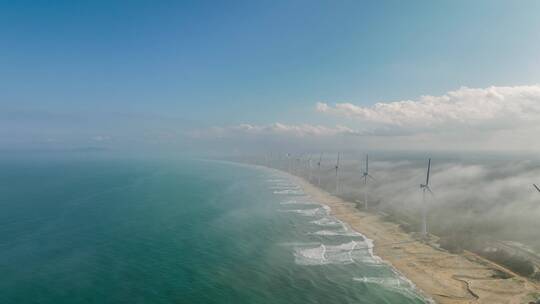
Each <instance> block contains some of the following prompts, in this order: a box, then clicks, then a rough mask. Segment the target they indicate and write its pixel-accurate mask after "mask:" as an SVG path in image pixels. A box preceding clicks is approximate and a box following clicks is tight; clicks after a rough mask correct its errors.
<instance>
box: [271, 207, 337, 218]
mask: <svg viewBox="0 0 540 304" xmlns="http://www.w3.org/2000/svg"><path fill="white" fill-rule="evenodd" d="M279 211H281V212H291V213H298V214H300V215H303V216H324V215H328V212H329V208H328V207H326V206H322V207H319V208H312V209H290V210H289V209H285V210H284V209H280V210H279Z"/></svg>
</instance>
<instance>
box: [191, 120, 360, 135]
mask: <svg viewBox="0 0 540 304" xmlns="http://www.w3.org/2000/svg"><path fill="white" fill-rule="evenodd" d="M359 134H360V133H359V131H355V130H353V129H351V128H349V127H346V126H342V125H336V126H334V127H327V126H322V125H311V124H300V125H291V124H283V123H273V124H268V125H254V124H239V125H234V126H227V127H213V128H210V129H206V130H196V131H194V132H192V133H191V135H192V136H193V137H230V136H249V135H257V136H259V135H267V136H289V137H317V136H323V137H327V136H335V135H359Z"/></svg>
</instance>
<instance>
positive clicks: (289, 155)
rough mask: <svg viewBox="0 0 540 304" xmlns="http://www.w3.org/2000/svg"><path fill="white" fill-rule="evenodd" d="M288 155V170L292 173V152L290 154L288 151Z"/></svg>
mask: <svg viewBox="0 0 540 304" xmlns="http://www.w3.org/2000/svg"><path fill="white" fill-rule="evenodd" d="M286 156H287V166H288V170H287V171H289V173H291V174H292V171H291V154H290V153H287V155H286Z"/></svg>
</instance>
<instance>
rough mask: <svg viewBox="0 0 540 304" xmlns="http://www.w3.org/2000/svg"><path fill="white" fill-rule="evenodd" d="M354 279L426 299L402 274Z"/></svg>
mask: <svg viewBox="0 0 540 304" xmlns="http://www.w3.org/2000/svg"><path fill="white" fill-rule="evenodd" d="M353 280H355V281H358V282H362V283H364V284H374V285H377V286H380V287H383V288H386V289H389V290H392V291H394V292H398V293H400V294H402V295H404V296H406V297H408V298H411V299H419V300H426V299H425V298H424V297H423V296H422V295H421V294H419V293H418V292H417V289H416V286H415V285H414V284H412V282H411V281H409V280H408V279H407V278H405V277H404V276H401V275H399V276H398V277H360V278H359V277H354V278H353Z"/></svg>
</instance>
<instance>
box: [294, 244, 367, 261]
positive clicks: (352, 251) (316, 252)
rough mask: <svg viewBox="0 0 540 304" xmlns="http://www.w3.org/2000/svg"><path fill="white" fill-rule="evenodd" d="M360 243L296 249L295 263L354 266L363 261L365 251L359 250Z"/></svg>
mask: <svg viewBox="0 0 540 304" xmlns="http://www.w3.org/2000/svg"><path fill="white" fill-rule="evenodd" d="M358 244H359V242H356V241H350V242H348V243H343V244H339V245H325V244H320V245H319V246H317V247H308V248H306V247H296V248H295V249H294V257H295V263H296V264H298V265H327V264H352V263H355V259H362V255H365V251H362V250H358V249H357V246H358Z"/></svg>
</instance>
